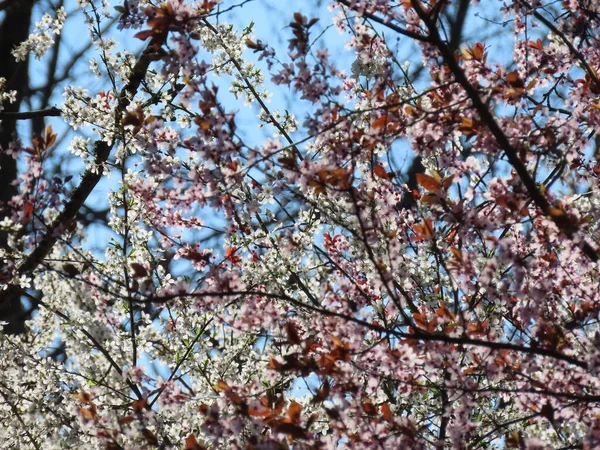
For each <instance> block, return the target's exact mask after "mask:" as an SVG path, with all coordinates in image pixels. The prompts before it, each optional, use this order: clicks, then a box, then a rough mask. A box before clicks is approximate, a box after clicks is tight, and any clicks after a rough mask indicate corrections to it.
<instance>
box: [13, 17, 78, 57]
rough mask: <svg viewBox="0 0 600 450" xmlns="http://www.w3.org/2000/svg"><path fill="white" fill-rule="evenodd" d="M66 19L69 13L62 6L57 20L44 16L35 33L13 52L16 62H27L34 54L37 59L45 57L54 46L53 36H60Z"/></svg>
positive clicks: (36, 26) (37, 24)
mask: <svg viewBox="0 0 600 450" xmlns="http://www.w3.org/2000/svg"><path fill="white" fill-rule="evenodd" d="M66 19H67V13H66V11H65V8H63V7H62V6H61V7H60V8H59V9H58V10H57V11H56V19H53V18H52V16H51V15H50V14H44V15H43V16H42V19H41V20H40V21H39V22H37V23H36V24H35V30H34V32H33V33H31V34H30V35H29V37H28V38H27V39H26V40H25V41H23V42H21V43H20V44H19V45H17V46H16V47H15V48H14V50H13V51H12V54H13V56H14V57H15V58H16V60H17V61H25V59H27V55H29V53H32V52H33V54H34V55H35V57H36V58H37V59H40V58H41V57H42V56H44V55H45V54H46V52H47V51H48V49H49V48H50V47H52V46H53V45H54V37H53V35H58V34H60V31H61V30H62V28H63V26H64V24H65V20H66Z"/></svg>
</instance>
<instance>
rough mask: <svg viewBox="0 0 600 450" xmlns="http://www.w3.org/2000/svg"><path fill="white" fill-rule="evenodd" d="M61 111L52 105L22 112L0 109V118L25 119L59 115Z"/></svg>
mask: <svg viewBox="0 0 600 450" xmlns="http://www.w3.org/2000/svg"><path fill="white" fill-rule="evenodd" d="M61 113H62V111H61V110H60V108H56V107H54V106H53V107H52V108H48V109H38V110H36V111H22V112H12V111H2V112H0V120H2V119H12V120H25V119H35V118H38V117H50V116H60V115H61Z"/></svg>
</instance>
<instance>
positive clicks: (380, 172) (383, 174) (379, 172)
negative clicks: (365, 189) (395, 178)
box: [373, 166, 390, 180]
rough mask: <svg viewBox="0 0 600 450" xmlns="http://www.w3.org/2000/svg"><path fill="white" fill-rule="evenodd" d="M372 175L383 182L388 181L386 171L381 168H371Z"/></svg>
mask: <svg viewBox="0 0 600 450" xmlns="http://www.w3.org/2000/svg"><path fill="white" fill-rule="evenodd" d="M373 173H374V174H375V175H377V176H378V177H379V178H383V179H384V180H389V179H390V174H389V173H387V171H386V170H385V169H384V168H383V167H381V166H375V167H373Z"/></svg>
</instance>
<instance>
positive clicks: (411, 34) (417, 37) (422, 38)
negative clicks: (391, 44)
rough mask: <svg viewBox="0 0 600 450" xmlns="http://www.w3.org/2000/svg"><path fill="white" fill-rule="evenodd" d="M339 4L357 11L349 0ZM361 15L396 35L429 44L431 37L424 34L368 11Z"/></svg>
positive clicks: (340, 0)
mask: <svg viewBox="0 0 600 450" xmlns="http://www.w3.org/2000/svg"><path fill="white" fill-rule="evenodd" d="M337 1H338V3H341V4H342V5H344V6H346V7H348V8H350V9H351V10H352V11H356V10H355V9H353V8H352V5H351V4H350V2H349V1H348V0H337ZM357 12H358V11H357ZM360 14H361V15H362V16H363V17H366V18H367V19H369V20H372V21H373V22H377V23H379V24H381V25H383V26H384V27H386V28H389V29H390V30H392V31H395V32H396V33H399V34H401V35H403V36H406V37H409V38H411V39H415V40H417V41H421V42H429V36H424V35H422V34H419V33H415V32H414V31H409V30H407V29H406V28H402V27H399V26H398V25H394V24H393V23H391V22H389V21H387V20H385V19H382V18H381V17H377V16H376V15H375V14H371V13H370V12H367V11H361V12H360Z"/></svg>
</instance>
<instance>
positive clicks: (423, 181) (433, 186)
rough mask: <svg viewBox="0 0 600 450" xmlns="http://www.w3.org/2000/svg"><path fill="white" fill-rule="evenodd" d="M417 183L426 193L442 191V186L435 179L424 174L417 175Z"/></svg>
mask: <svg viewBox="0 0 600 450" xmlns="http://www.w3.org/2000/svg"><path fill="white" fill-rule="evenodd" d="M417 183H419V185H420V186H422V187H424V188H425V189H427V190H428V191H433V192H437V191H439V190H440V189H442V185H441V184H440V183H438V182H437V181H436V180H435V178H433V177H430V176H429V175H425V174H424V173H418V174H417Z"/></svg>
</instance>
